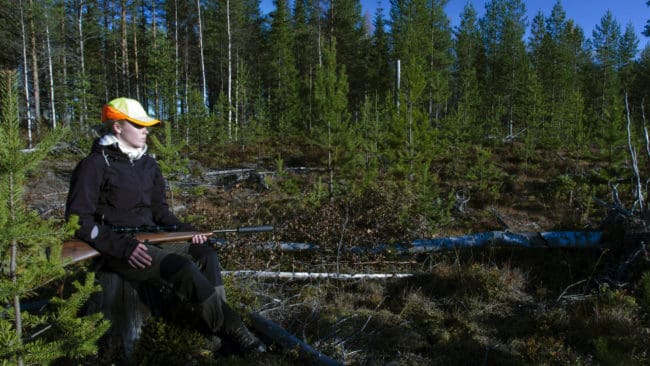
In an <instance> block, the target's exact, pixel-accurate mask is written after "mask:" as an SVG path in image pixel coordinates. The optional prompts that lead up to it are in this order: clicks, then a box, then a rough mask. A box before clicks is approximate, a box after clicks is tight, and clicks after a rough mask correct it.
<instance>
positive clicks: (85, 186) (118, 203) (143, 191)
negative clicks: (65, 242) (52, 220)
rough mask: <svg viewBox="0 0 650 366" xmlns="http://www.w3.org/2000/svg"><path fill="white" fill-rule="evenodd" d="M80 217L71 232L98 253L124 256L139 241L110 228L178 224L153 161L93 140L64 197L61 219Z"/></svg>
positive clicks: (188, 228) (144, 156)
mask: <svg viewBox="0 0 650 366" xmlns="http://www.w3.org/2000/svg"><path fill="white" fill-rule="evenodd" d="M71 215H77V216H79V224H80V225H81V227H80V228H79V229H78V230H77V232H76V236H77V237H78V238H79V239H81V240H83V241H85V242H87V243H89V244H90V245H92V246H93V247H94V248H95V249H97V250H98V251H99V252H100V253H102V254H104V255H109V256H113V257H116V258H128V257H129V256H130V255H131V252H132V251H133V249H134V248H135V246H136V245H137V243H138V241H137V240H136V239H135V238H133V236H132V235H129V234H118V233H114V232H113V231H112V227H138V226H153V225H161V226H169V225H177V226H178V228H179V229H181V230H191V229H193V228H192V227H191V225H186V224H182V223H181V222H180V220H179V219H178V218H177V217H176V216H174V214H173V213H172V212H171V211H170V210H169V206H168V205H167V201H166V199H165V181H164V179H163V176H162V173H161V171H160V167H159V166H158V163H157V162H156V161H155V160H154V158H153V157H152V156H150V155H148V154H144V155H143V156H142V157H141V158H139V159H137V160H133V161H132V160H130V159H129V157H128V156H127V155H126V154H124V153H123V152H122V151H121V150H120V149H119V148H118V146H117V144H115V145H110V146H103V145H100V144H99V139H97V140H95V142H94V143H93V147H92V149H91V153H90V154H89V155H88V156H87V157H86V158H84V159H83V160H82V161H81V162H79V164H77V167H76V168H75V170H74V171H73V173H72V178H71V180H70V190H69V192H68V200H67V202H66V211H65V217H66V220H67V219H69V218H70V216H71Z"/></svg>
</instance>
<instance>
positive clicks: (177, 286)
mask: <svg viewBox="0 0 650 366" xmlns="http://www.w3.org/2000/svg"><path fill="white" fill-rule="evenodd" d="M101 120H102V122H103V125H104V127H105V129H106V130H107V132H106V134H104V135H103V136H101V137H100V138H98V139H96V140H95V141H94V143H93V145H92V148H91V151H90V154H89V155H88V156H86V157H85V158H84V159H83V160H81V161H80V162H79V163H78V164H77V166H76V168H75V169H74V171H73V173H72V177H71V180H70V187H69V192H68V197H67V201H66V208H65V218H66V220H68V219H69V218H70V217H71V216H72V215H76V216H78V217H79V224H80V227H79V229H78V230H77V231H76V233H75V235H76V237H78V238H79V239H81V240H83V241H85V242H86V243H88V244H89V245H91V246H92V247H93V248H95V249H96V250H97V251H99V252H100V253H101V257H102V268H105V269H107V270H109V271H112V272H115V273H117V274H118V275H120V276H121V277H123V278H124V279H126V280H128V281H132V282H136V283H140V282H145V283H148V284H152V285H155V286H169V287H170V288H171V289H173V292H174V293H175V294H176V295H178V296H179V297H180V298H181V299H184V300H187V301H189V302H190V303H191V304H193V305H194V306H195V308H196V309H197V310H198V313H199V314H200V316H201V318H202V320H203V321H204V322H205V325H207V327H208V329H209V330H210V332H212V333H213V334H215V335H216V333H217V332H223V333H225V334H226V335H228V336H230V337H232V338H233V339H234V340H235V341H236V342H237V343H239V345H240V346H241V347H242V348H243V349H245V350H253V351H258V352H264V351H265V350H266V347H265V345H264V343H262V342H261V341H260V340H259V339H258V338H257V337H256V336H255V335H254V334H253V333H251V332H250V331H249V330H248V328H247V327H246V325H245V324H244V322H243V321H242V319H241V317H240V316H239V315H238V314H237V312H236V311H235V310H234V309H233V308H232V307H231V306H230V305H229V304H228V303H227V301H226V293H225V290H224V286H223V282H222V278H221V265H220V263H219V259H218V256H217V252H216V251H215V250H214V249H213V248H211V247H210V246H208V245H206V240H207V238H206V236H205V235H200V234H199V235H194V236H193V237H192V239H191V242H186V243H178V244H174V245H165V246H157V245H154V244H149V243H146V242H142V241H139V240H138V239H137V238H135V237H134V236H133V235H130V234H125V233H119V232H116V231H118V230H114V228H125V227H127V228H133V227H142V226H164V227H168V226H174V227H176V228H177V229H178V230H182V231H195V230H196V229H195V228H194V227H193V226H192V225H190V224H187V223H183V222H181V221H180V220H179V219H178V217H176V216H175V215H174V214H173V213H172V212H171V211H170V209H169V206H168V204H167V201H166V197H165V181H164V179H163V176H162V173H161V170H160V167H159V165H158V163H157V162H156V160H155V159H154V158H153V157H152V156H151V155H149V154H147V135H148V134H149V128H150V127H152V126H156V125H158V124H159V123H160V121H159V120H157V119H154V118H152V117H150V116H149V115H148V114H147V113H146V112H145V110H144V108H143V107H142V105H141V104H140V103H139V102H138V101H136V100H133V99H129V98H117V99H113V100H111V101H110V102H108V103H107V104H106V105H105V106H104V107H103V108H102V113H101Z"/></svg>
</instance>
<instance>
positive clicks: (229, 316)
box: [222, 303, 266, 353]
mask: <svg viewBox="0 0 650 366" xmlns="http://www.w3.org/2000/svg"><path fill="white" fill-rule="evenodd" d="M222 311H223V317H224V322H223V328H224V331H225V332H226V334H227V335H229V336H230V337H232V339H233V340H235V341H236V342H237V343H238V344H239V346H240V347H241V348H242V349H243V350H244V351H253V352H260V353H263V352H266V345H265V344H264V343H263V342H262V341H261V340H260V339H259V338H257V337H256V336H255V334H253V333H251V331H250V330H248V328H246V324H244V322H243V321H242V319H241V318H240V317H239V315H237V313H236V312H235V311H234V310H233V309H232V308H231V307H230V306H229V305H228V304H227V303H223V304H222Z"/></svg>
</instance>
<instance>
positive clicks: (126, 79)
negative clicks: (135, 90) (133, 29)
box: [120, 0, 131, 95]
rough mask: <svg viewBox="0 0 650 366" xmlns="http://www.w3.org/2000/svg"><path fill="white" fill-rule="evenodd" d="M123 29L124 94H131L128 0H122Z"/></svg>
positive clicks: (121, 43) (121, 48) (121, 44)
mask: <svg viewBox="0 0 650 366" xmlns="http://www.w3.org/2000/svg"><path fill="white" fill-rule="evenodd" d="M121 29H122V37H121V42H120V50H121V51H122V70H121V71H122V85H123V86H124V90H122V94H124V95H130V89H131V87H130V82H129V49H128V42H127V39H126V37H127V32H126V0H122V16H121Z"/></svg>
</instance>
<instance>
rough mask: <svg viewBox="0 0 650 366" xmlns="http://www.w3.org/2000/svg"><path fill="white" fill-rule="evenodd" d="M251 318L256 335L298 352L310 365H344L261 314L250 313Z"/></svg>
mask: <svg viewBox="0 0 650 366" xmlns="http://www.w3.org/2000/svg"><path fill="white" fill-rule="evenodd" d="M249 316H250V319H251V322H252V323H253V328H254V329H255V331H256V333H258V334H261V335H263V336H264V337H266V338H268V339H270V340H272V341H273V342H274V343H276V344H278V345H280V346H281V347H282V348H284V349H285V350H292V351H293V350H295V351H297V352H298V355H299V357H300V358H301V359H303V360H306V361H308V362H309V363H310V364H312V365H324V366H340V365H342V364H341V363H340V362H337V361H335V360H333V359H331V358H329V357H328V356H326V355H325V354H323V353H322V352H320V351H319V350H317V349H315V348H313V347H312V346H310V345H308V344H307V343H305V342H303V341H301V340H300V339H298V337H296V336H294V335H293V334H291V333H289V332H287V331H286V330H285V329H284V328H282V327H281V326H279V325H278V324H276V323H274V322H272V321H270V320H269V319H266V318H265V317H263V316H261V315H260V314H258V313H250V314H249Z"/></svg>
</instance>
